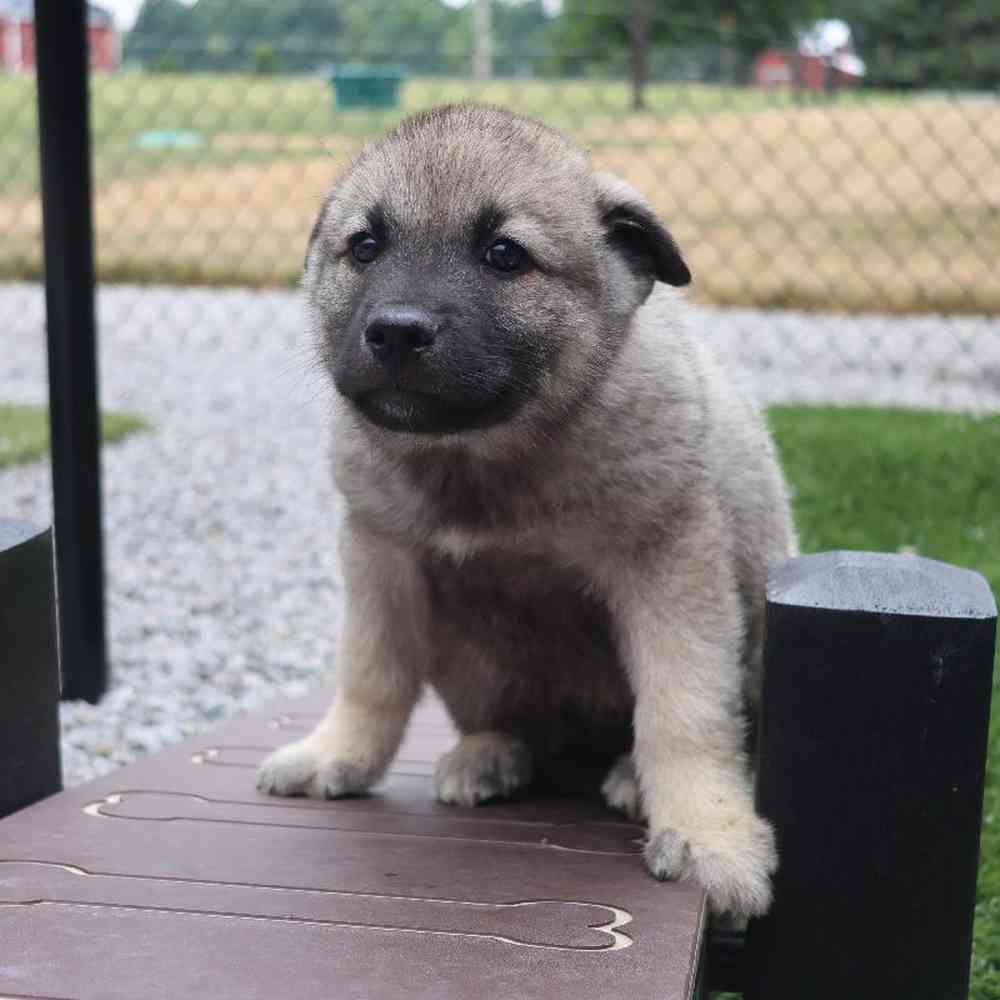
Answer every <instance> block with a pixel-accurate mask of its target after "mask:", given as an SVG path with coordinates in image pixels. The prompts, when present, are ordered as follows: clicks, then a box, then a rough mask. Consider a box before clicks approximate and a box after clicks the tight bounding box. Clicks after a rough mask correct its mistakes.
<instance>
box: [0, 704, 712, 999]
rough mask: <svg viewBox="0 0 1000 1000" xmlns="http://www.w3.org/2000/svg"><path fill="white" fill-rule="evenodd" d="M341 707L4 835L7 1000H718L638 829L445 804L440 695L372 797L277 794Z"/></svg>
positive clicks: (176, 761)
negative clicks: (262, 782) (439, 790)
mask: <svg viewBox="0 0 1000 1000" xmlns="http://www.w3.org/2000/svg"><path fill="white" fill-rule="evenodd" d="M328 696H329V692H322V693H320V694H317V695H314V696H312V697H311V698H309V699H305V700H302V701H296V702H291V701H289V702H283V703H279V704H276V705H274V706H272V707H271V709H270V710H268V711H266V712H264V713H261V714H259V715H257V716H254V717H251V718H246V719H240V720H236V721H233V722H230V723H228V724H226V725H224V726H222V727H221V728H219V729H217V730H215V731H214V732H212V733H210V734H208V735H207V736H203V737H200V738H198V739H195V740H191V741H188V742H187V743H184V744H181V745H180V746H178V747H175V748H173V749H172V750H170V751H168V752H166V753H162V754H159V755H157V756H154V757H150V758H147V759H145V760H143V761H140V762H139V763H137V764H134V765H131V766H129V767H126V768H123V769H121V770H119V771H117V772H115V773H114V774H111V775H108V776H107V777H105V778H102V779H100V780H98V781H94V782H91V783H90V784H87V785H82V786H80V787H78V788H74V789H71V790H69V791H66V792H62V793H60V794H59V795H55V796H52V797H51V798H49V799H46V800H44V801H42V802H40V803H38V804H37V805H35V806H32V807H31V808H29V809H25V810H23V811H22V812H19V813H16V814H15V815H13V816H10V817H8V818H7V819H5V820H3V821H2V822H0V1000H8V998H32V1000H37V998H43V1000H125V998H128V1000H154V998H171V1000H177V998H186V997H210V998H213V1000H237V998H239V1000H255V998H268V1000H332V998H336V1000H341V998H343V1000H349V998H358V1000H376V998H383V997H385V998H390V997H405V998H407V1000H410V998H425V997H426V998H433V1000H450V998H462V1000H465V998H492V997H497V998H500V997H503V998H505V1000H519V998H536V997H538V998H541V997H564V998H573V1000H588V998H591V997H593V998H598V997H600V998H602V1000H603V998H608V997H613V998H622V1000H645V998H654V997H655V998H664V1000H688V998H690V997H695V996H696V995H698V992H697V991H698V990H699V989H700V986H699V985H698V978H699V977H698V972H697V970H698V969H699V968H700V966H701V964H702V954H701V952H702V938H703V933H704V921H705V901H704V897H703V894H702V893H701V891H700V890H698V889H696V888H693V887H691V886H679V885H662V884H659V883H657V882H655V881H654V880H653V879H651V878H650V877H649V875H647V874H646V872H645V870H644V868H643V864H642V857H641V854H640V849H641V848H640V842H639V841H640V839H641V836H642V830H641V828H640V827H638V826H635V825H633V824H631V823H628V822H626V821H625V820H622V819H619V818H617V817H616V816H614V815H613V814H612V813H610V812H608V811H607V810H606V809H605V808H604V807H603V805H602V804H601V803H600V802H599V801H598V800H596V799H594V798H586V797H575V798H566V797H559V796H557V795H555V794H550V793H538V794H532V795H528V796H526V797H525V798H523V799H522V800H520V801H517V802H511V803H501V804H495V805H488V806H482V807H480V808H478V809H457V808H454V807H451V806H443V805H440V804H438V803H436V802H435V801H434V800H433V797H432V793H431V784H430V777H429V776H430V773H431V771H432V768H433V760H434V759H435V758H436V756H437V754H439V753H440V752H441V751H442V750H443V749H446V748H447V747H448V746H449V745H450V743H451V741H452V740H453V738H454V736H453V732H452V729H451V726H450V723H449V722H448V720H447V718H446V717H445V715H444V713H443V711H442V709H441V708H440V707H439V706H438V705H437V704H436V703H434V702H427V703H425V704H424V705H422V706H421V708H420V709H419V710H418V713H417V715H416V717H415V719H414V722H413V724H412V725H411V728H410V733H409V735H408V737H407V739H406V741H405V743H404V745H403V748H402V750H401V751H400V754H399V757H398V759H397V761H396V764H395V767H394V768H393V771H392V772H391V774H390V775H389V777H388V778H387V779H386V780H385V781H384V782H383V783H382V784H381V785H379V786H378V788H377V789H376V790H375V792H373V794H372V795H371V796H368V797H365V798H355V799H345V800H340V801H336V802H314V801H309V800H304V799H276V798H269V797H266V796H262V795H260V794H259V793H258V792H257V791H256V790H255V788H254V769H255V767H256V765H257V764H258V763H259V762H260V760H261V759H262V758H263V757H264V755H265V754H266V753H267V752H268V751H270V750H271V749H272V748H274V747H276V746H279V745H280V744H282V743H285V742H287V741H288V740H290V739H294V738H296V736H297V735H299V734H300V733H303V732H305V731H306V730H307V729H308V728H309V727H310V726H311V725H312V724H313V723H314V722H315V720H316V719H317V718H318V717H319V715H318V713H319V712H321V711H322V709H323V707H324V705H325V703H326V701H327V700H328Z"/></svg>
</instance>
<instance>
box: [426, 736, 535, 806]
mask: <svg viewBox="0 0 1000 1000" xmlns="http://www.w3.org/2000/svg"><path fill="white" fill-rule="evenodd" d="M533 774H534V762H533V760H532V753H531V749H530V747H529V746H528V744H527V743H525V742H524V741H523V740H519V739H517V738H516V737H514V736H508V735H507V734H506V733H499V732H479V733H470V734H468V735H466V736H463V737H462V738H461V739H460V740H459V742H458V744H457V745H456V746H455V747H454V749H452V750H449V751H448V753H446V754H444V755H443V756H442V757H441V759H440V760H439V761H438V763H437V767H436V768H435V770H434V787H435V790H436V791H437V797H438V799H440V801H442V802H448V803H451V804H452V805H459V806H475V805H479V804H480V803H481V802H488V801H489V800H490V799H498V798H508V797H509V796H511V795H513V794H514V792H516V791H517V790H518V789H519V788H523V787H524V786H525V785H527V784H528V783H529V782H530V781H531V779H532V776H533Z"/></svg>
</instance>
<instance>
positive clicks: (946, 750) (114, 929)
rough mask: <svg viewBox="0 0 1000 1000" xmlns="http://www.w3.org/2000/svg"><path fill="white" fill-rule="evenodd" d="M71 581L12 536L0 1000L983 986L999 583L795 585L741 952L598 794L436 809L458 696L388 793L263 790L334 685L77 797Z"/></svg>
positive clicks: (938, 576)
mask: <svg viewBox="0 0 1000 1000" xmlns="http://www.w3.org/2000/svg"><path fill="white" fill-rule="evenodd" d="M51 567H52V552H51V545H50V537H49V533H48V532H35V531H33V530H29V529H28V528H26V527H25V526H24V525H17V524H12V523H11V522H3V521H0V654H5V656H6V659H5V661H4V663H3V669H2V670H0V814H3V813H5V812H12V813H13V814H12V815H10V816H8V817H7V818H6V819H4V820H3V821H0V1000H12V998H21V1000H112V998H117V1000H152V998H158V997H159V998H171V1000H172V998H180V997H195V996H205V997H212V998H217V1000H227V998H236V997H239V998H240V1000H262V998H267V1000H277V998H281V1000H312V998H321V997H322V998H341V997H345V998H358V1000H378V998H396V997H405V998H407V1000H409V998H419V997H427V998H434V1000H439V998H441V1000H448V998H469V997H475V998H479V997H484V998H492V997H503V998H508V997H509V998H532V997H564V998H567V1000H569V998H572V1000H577V998H587V997H598V996H600V997H608V996H611V997H616V998H622V1000H646V998H654V997H656V998H661V1000H662V998H667V1000H673V998H685V1000H686V998H690V997H699V998H703V997H704V996H705V994H706V992H707V990H708V988H709V987H711V988H713V989H715V988H734V989H737V990H739V991H741V992H743V993H744V995H745V997H746V998H747V1000H802V998H803V997H809V998H810V1000H844V998H846V997H850V998H851V1000H885V998H886V997H897V996H898V997H903V996H905V997H907V998H908V1000H940V998H941V997H955V998H959V997H963V996H965V995H966V994H967V991H968V983H969V963H970V956H971V946H972V920H973V906H974V902H975V890H976V864H977V858H978V847H979V830H980V823H981V817H982V799H983V779H984V772H985V765H986V737H987V727H988V722H989V708H990V692H991V687H992V674H993V654H994V648H995V638H996V605H995V602H994V599H993V596H992V594H991V593H990V591H989V588H988V586H987V585H986V582H985V581H984V580H983V578H982V577H980V576H979V575H977V574H975V573H971V572H969V571H968V570H962V569H957V568H956V567H953V566H947V565H945V564H943V563H937V562H934V561H932V560H928V559H920V558H916V557H909V556H899V555H893V556H880V555H872V554H868V553H827V554H824V555H816V556H803V557H801V558H799V559H796V560H792V561H791V562H789V563H787V564H786V565H784V566H782V567H779V568H777V569H776V570H775V572H774V573H773V575H772V578H771V580H770V583H769V586H768V609H767V614H768V617H767V622H768V636H767V648H766V655H765V661H766V668H765V679H764V689H763V696H762V706H763V710H762V718H761V723H760V726H759V728H758V739H759V748H758V749H759V754H758V781H757V805H758V808H759V809H760V811H761V812H762V814H763V815H765V816H766V817H768V818H769V819H770V820H771V821H772V822H773V823H774V825H775V828H776V831H777V834H778V846H779V855H780V859H781V862H780V866H779V869H778V872H777V874H776V876H775V880H774V890H775V893H774V897H775V902H774V906H773V908H772V910H771V912H770V913H769V914H768V915H767V916H766V917H764V918H762V919H760V920H756V921H752V922H751V924H750V927H749V928H748V930H747V933H746V936H745V938H744V937H743V936H742V935H740V934H736V933H729V934H723V933H720V932H713V933H712V934H711V935H710V936H709V935H708V934H707V933H706V915H705V900H704V896H703V894H702V892H701V891H700V890H699V889H697V888H694V887H692V886H690V885H663V884H660V883H657V882H655V881H653V880H652V879H651V878H650V877H649V876H648V875H647V874H646V872H645V869H644V867H643V864H642V859H641V856H640V844H641V838H642V835H643V831H642V830H641V828H639V827H638V826H635V825H634V824H631V823H628V822H626V821H625V820H623V819H620V818H617V817H616V816H614V815H612V814H611V813H609V812H608V811H607V810H606V809H605V807H604V805H603V803H602V802H601V801H600V799H599V798H598V797H597V796H596V794H595V792H594V789H595V787H596V782H594V781H591V782H590V784H589V786H586V785H585V786H584V787H589V794H587V793H584V791H583V790H582V788H581V787H580V785H579V782H578V779H579V778H580V777H581V775H580V774H579V773H577V774H575V775H567V774H560V775H556V776H555V777H556V780H555V781H550V783H549V786H548V791H546V790H545V787H544V786H542V787H539V788H537V789H535V790H534V791H533V792H532V793H531V794H528V795H525V796H524V797H523V798H522V799H520V800H519V801H517V802H511V803H503V804H497V805H491V806H486V807H481V808H479V809H475V810H459V809H454V808H452V807H445V806H441V805H439V804H437V803H435V802H434V801H433V798H432V795H431V782H430V774H431V769H432V766H433V761H434V760H435V759H436V757H437V756H438V754H439V753H440V752H441V751H442V750H444V749H446V748H447V747H448V746H449V745H450V744H451V742H452V740H453V739H454V733H453V732H452V729H451V725H450V723H449V721H448V719H447V718H446V716H445V715H444V713H443V711H442V709H441V707H440V706H439V705H438V704H437V703H435V702H433V701H428V702H427V703H425V704H424V705H423V707H422V708H421V709H420V710H419V712H418V713H417V716H416V718H415V720H414V722H413V724H412V726H411V729H410V732H409V735H408V737H407V740H406V741H405V743H404V746H403V748H402V750H401V752H400V754H399V757H398V759H397V761H396V763H395V766H394V768H393V770H392V772H391V774H390V775H389V777H388V778H387V779H386V781H385V782H383V783H382V784H381V785H380V786H379V787H378V788H377V789H376V790H375V792H374V794H372V795H370V796H368V797H364V798H356V799H351V800H343V801H338V802H312V801H306V800H301V799H300V800H288V799H274V798H265V797H263V796H261V795H259V794H258V793H257V791H256V790H255V787H254V773H255V768H256V766H257V764H258V763H259V762H260V761H261V759H262V758H263V757H264V755H265V754H266V753H268V751H270V750H271V749H272V748H274V747H275V746H278V745H280V744H282V743H285V742H287V741H288V740H290V739H293V738H295V737H296V736H297V735H299V734H300V733H302V732H305V731H306V730H307V729H308V728H309V727H310V726H311V725H312V724H313V723H314V722H315V720H316V718H317V717H318V713H319V712H321V711H322V710H323V707H324V705H325V704H326V703H327V701H328V700H329V698H330V692H329V691H324V692H318V693H317V694H316V695H315V696H314V697H312V698H309V699H305V700H301V701H297V702H287V703H283V704H276V705H273V706H271V708H269V709H268V710H267V711H265V712H264V713H262V714H260V715H258V716H255V717H253V718H249V719H242V720H237V721H233V722H230V723H228V724H227V725H225V726H223V727H221V728H220V729H219V730H217V731H216V732H214V733H212V734H211V735H209V736H206V737H203V738H200V739H197V740H193V741H189V742H188V743H186V744H183V745H181V746H179V747H176V748H174V749H173V750H171V751H169V752H167V753H163V754H160V755H158V756H155V757H152V758H148V759H146V760H143V761H140V762H139V763H138V764H135V765H132V766H130V767H127V768H124V769H122V770H120V771H118V772H116V773H114V774H112V775H109V776H108V777H106V778H103V779H101V780H99V781H96V782H92V783H91V784H89V785H85V786H82V787H79V788H75V789H72V790H70V791H67V792H57V789H58V787H59V757H58V730H57V720H56V715H55V698H56V694H57V690H58V682H57V678H58V670H57V666H56V657H55V642H54V635H53V622H54V617H55V616H54V612H53V603H54V591H53V584H52V578H51V577H52V572H51ZM571 779H572V780H571ZM53 792H56V794H52V793H53ZM39 800H40V801H39ZM32 802H34V803H35V804H34V805H29V803H32ZM21 806H27V808H24V809H21V811H19V812H18V811H15V810H17V809H18V808H19V807H21Z"/></svg>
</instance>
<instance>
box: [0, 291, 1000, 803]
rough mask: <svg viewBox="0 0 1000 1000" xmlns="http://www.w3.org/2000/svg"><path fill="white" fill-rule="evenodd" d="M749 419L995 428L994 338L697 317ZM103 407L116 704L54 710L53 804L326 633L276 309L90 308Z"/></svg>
mask: <svg viewBox="0 0 1000 1000" xmlns="http://www.w3.org/2000/svg"><path fill="white" fill-rule="evenodd" d="M694 312H695V313H696V316H695V321H696V322H697V323H699V324H700V327H701V328H702V329H704V331H705V336H706V337H708V338H710V339H711V340H712V342H714V343H715V344H716V345H717V346H718V348H719V351H720V353H721V354H722V355H723V357H724V358H726V359H727V361H728V362H729V364H730V366H731V367H732V368H733V369H734V370H736V371H738V372H741V373H742V374H743V375H744V377H746V378H747V379H748V380H749V382H750V384H751V388H752V389H753V391H754V392H755V393H756V394H757V395H758V396H759V397H760V398H762V399H763V400H765V401H768V402H777V401H781V402H789V401H804V402H827V403H879V404H886V405H914V406H932V407H941V408H950V409H969V410H981V411H997V410H1000V323H998V322H997V321H996V320H993V319H988V318H976V317H969V318H964V317H963V318H951V319H944V318H941V317H933V316H929V317H917V318H907V319H899V318H890V317H881V316H862V317H834V316H817V315H813V314H798V313H765V312H756V311H751V310H717V309H705V308H698V309H695V310H694ZM0 318H2V326H0V399H2V400H4V401H11V402H30V403H44V401H45V398H46V385H45V349H44V339H43V328H44V298H43V295H42V292H41V289H40V288H39V287H38V286H35V285H0ZM99 319H100V341H101V355H100V379H101V398H102V405H103V406H104V408H106V409H124V410H130V411H133V412H135V413H138V414H141V415H142V416H144V417H146V418H147V419H148V420H149V421H150V422H151V423H152V425H153V430H152V432H151V433H148V434H141V435H136V436H133V437H131V438H129V439H127V440H126V441H124V442H122V443H120V444H117V445H115V446H113V447H109V448H107V449H106V450H105V452H104V475H105V481H104V490H105V496H104V510H105V518H106V535H105V537H106V545H107V567H108V625H109V640H110V655H111V664H112V671H113V687H112V689H111V690H110V692H109V693H108V695H107V697H106V698H105V699H104V701H103V702H102V703H101V705H99V706H96V707H95V706H91V705H88V704H86V703H83V702H69V703H64V704H63V706H62V721H63V754H64V769H65V777H66V782H67V784H71V785H72V784H76V783H79V782H81V781H84V780H86V779H88V778H90V777H94V776H96V775H98V774H101V773H104V772H105V771H108V770H110V769H111V768H113V767H116V766H118V765H120V764H123V763H125V762H127V761H129V760H131V759H133V758H135V757H136V756H138V755H141V754H146V753H151V752H154V751H156V750H159V749H161V748H163V747H165V746H167V745H169V744H171V743H174V742H176V741H178V740H181V739H183V738H185V737H187V736H190V735H192V734H194V733H196V732H198V731H199V730H201V729H203V728H205V727H207V726H209V725H211V724H212V723H214V722H216V721H217V720H219V719H221V718H224V717H226V716H229V715H232V714H234V713H237V712H239V711H242V710H247V709H251V708H253V707H254V706H255V705H257V704H259V703H260V702H261V701H262V700H264V699H266V698H270V697H272V696H276V695H278V694H289V695H298V694H302V693H304V692H306V691H307V690H308V689H309V687H310V686H313V685H315V684H317V683H319V681H320V680H321V679H322V678H324V677H325V675H326V671H327V670H328V669H329V668H330V667H331V666H332V664H333V654H334V637H335V633H336V627H337V623H338V618H339V614H340V576H339V571H338V567H337V559H336V533H337V523H338V521H339V517H340V512H339V508H338V504H337V501H336V498H335V495H334V491H333V488H332V484H331V482H330V476H329V461H328V446H329V439H328V432H327V428H326V418H327V414H328V402H327V400H328V398H329V397H328V389H327V386H326V385H325V384H324V382H323V379H322V378H321V377H320V374H319V372H318V370H317V367H316V364H315V360H314V358H313V355H312V352H311V349H310V345H309V343H308V341H307V339H306V337H305V334H304V324H303V321H302V315H301V306H300V303H299V300H298V297H297V296H296V295H295V294H294V293H292V292H279V291H273V292H255V291H245V290H209V289H173V288H130V287H108V288H103V289H101V291H100V295H99ZM50 491H51V484H50V478H49V472H48V466H47V463H45V462H36V463H33V464H30V465H26V466H18V467H14V468H9V469H6V470H2V471H0V513H2V514H3V515H5V516H14V517H22V518H25V519H28V520H30V521H33V522H35V523H38V524H45V523H48V522H49V521H50V520H51V499H50Z"/></svg>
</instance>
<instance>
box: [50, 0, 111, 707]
mask: <svg viewBox="0 0 1000 1000" xmlns="http://www.w3.org/2000/svg"><path fill="white" fill-rule="evenodd" d="M35 38H36V48H37V61H38V123H39V138H40V143H41V168H42V218H43V224H44V234H45V308H46V316H47V321H48V345H49V407H50V421H51V427H52V488H53V495H54V501H55V533H56V561H57V579H58V586H59V626H60V639H61V642H62V662H63V666H64V671H65V673H64V677H63V697H64V698H85V699H86V700H87V701H91V702H96V701H97V700H98V699H99V698H100V697H101V695H102V694H103V693H104V691H105V689H106V688H107V665H106V664H107V658H106V650H105V634H104V570H103V555H102V545H101V500H100V488H101V476H100V452H99V444H98V441H99V426H98V411H97V398H98V396H97V362H96V329H95V321H94V257H93V232H92V227H91V217H90V137H89V132H88V122H87V35H86V7H85V3H84V0H35Z"/></svg>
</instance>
